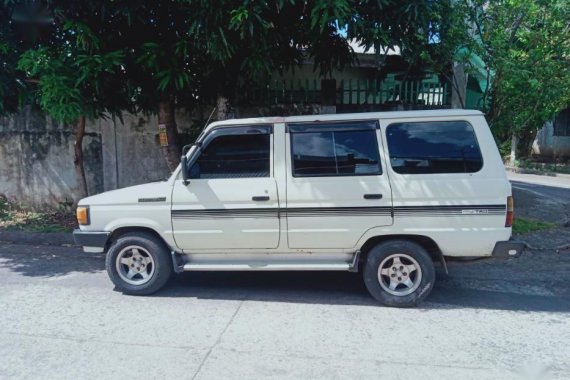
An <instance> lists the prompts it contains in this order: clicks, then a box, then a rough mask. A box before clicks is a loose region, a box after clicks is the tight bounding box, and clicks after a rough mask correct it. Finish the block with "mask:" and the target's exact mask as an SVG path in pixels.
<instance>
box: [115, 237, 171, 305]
mask: <svg viewBox="0 0 570 380" xmlns="http://www.w3.org/2000/svg"><path fill="white" fill-rule="evenodd" d="M106 267H107V273H108V274H109V277H110V278H111V281H113V284H115V286H116V287H117V290H119V291H121V292H123V293H125V294H132V295H147V294H152V293H154V292H156V291H158V290H159V289H160V288H162V287H163V286H164V285H165V284H166V282H167V281H168V279H169V278H170V276H171V275H172V260H171V259H170V253H169V252H168V249H166V247H165V246H164V244H163V243H162V242H161V241H160V240H158V239H157V238H156V237H154V236H152V235H151V234H148V233H144V232H134V233H130V234H126V235H123V236H121V237H120V238H119V239H117V240H116V241H115V242H114V243H113V244H112V245H111V247H110V248H109V252H108V253H107V259H106Z"/></svg>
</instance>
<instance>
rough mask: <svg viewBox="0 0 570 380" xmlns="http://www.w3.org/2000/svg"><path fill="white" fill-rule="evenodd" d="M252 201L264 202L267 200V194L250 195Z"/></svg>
mask: <svg viewBox="0 0 570 380" xmlns="http://www.w3.org/2000/svg"><path fill="white" fill-rule="evenodd" d="M251 200H252V201H255V202H265V201H268V200H269V195H261V196H256V197H251Z"/></svg>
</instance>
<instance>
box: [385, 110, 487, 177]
mask: <svg viewBox="0 0 570 380" xmlns="http://www.w3.org/2000/svg"><path fill="white" fill-rule="evenodd" d="M456 122H464V123H466V124H467V125H469V127H470V128H471V130H472V131H473V137H474V138H475V142H476V143H477V147H478V148H479V155H480V156H481V167H480V168H479V170H477V171H475V172H453V173H398V172H397V171H396V170H395V169H394V167H393V166H392V157H391V156H390V142H389V141H388V129H389V128H390V127H391V126H393V125H394V124H421V123H456ZM384 134H385V138H386V160H387V161H388V162H389V163H390V165H389V167H390V170H391V172H392V173H394V174H396V175H400V176H409V175H413V176H423V175H429V176H433V175H473V174H476V173H480V172H481V171H482V170H483V169H484V168H485V158H484V156H483V152H482V150H481V144H480V143H479V139H478V137H477V133H476V132H475V127H473V124H472V123H471V122H470V121H469V120H465V119H455V120H449V119H446V120H414V121H409V120H407V119H402V120H391V121H390V122H389V124H386V127H385V128H384ZM386 166H388V165H386Z"/></svg>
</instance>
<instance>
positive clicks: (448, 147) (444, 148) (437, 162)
mask: <svg viewBox="0 0 570 380" xmlns="http://www.w3.org/2000/svg"><path fill="white" fill-rule="evenodd" d="M386 135H387V142H388V150H389V151H390V163H391V165H392V168H393V169H394V171H395V172H396V173H400V174H438V173H474V172H477V171H479V170H481V168H482V167H483V159H482V156H481V151H480V149H479V144H478V143H477V139H476V137H475V132H474V131H473V127H472V126H471V124H469V123H468V122H466V121H438V122H419V123H395V124H390V125H389V126H388V128H387V129H386Z"/></svg>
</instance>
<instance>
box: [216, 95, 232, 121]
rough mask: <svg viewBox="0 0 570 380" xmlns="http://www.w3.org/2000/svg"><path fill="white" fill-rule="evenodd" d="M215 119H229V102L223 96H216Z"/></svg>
mask: <svg viewBox="0 0 570 380" xmlns="http://www.w3.org/2000/svg"><path fill="white" fill-rule="evenodd" d="M216 108H217V112H216V119H217V120H226V119H228V117H229V113H230V101H229V100H228V98H226V97H225V96H223V95H218V99H217V101H216Z"/></svg>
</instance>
